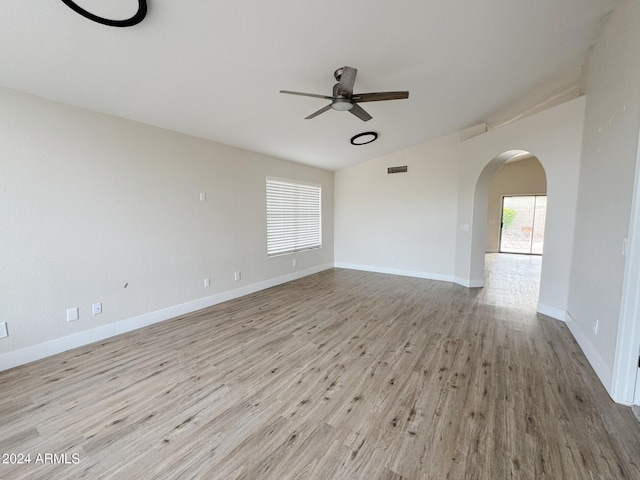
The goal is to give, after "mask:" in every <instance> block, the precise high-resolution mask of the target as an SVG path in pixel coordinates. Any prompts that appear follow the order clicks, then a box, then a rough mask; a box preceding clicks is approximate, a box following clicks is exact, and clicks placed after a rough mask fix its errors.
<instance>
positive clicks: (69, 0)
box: [62, 0, 147, 27]
mask: <svg viewBox="0 0 640 480" xmlns="http://www.w3.org/2000/svg"><path fill="white" fill-rule="evenodd" d="M62 1H63V2H64V4H65V5H66V6H67V7H69V8H70V9H72V10H73V11H74V12H76V13H79V14H80V15H82V16H83V17H85V18H88V19H89V20H93V21H94V22H97V23H101V24H102V25H108V26H110V27H131V26H133V25H137V24H138V23H140V22H141V21H142V20H144V17H145V16H146V15H147V0H138V11H137V12H136V14H135V15H134V16H133V17H131V18H126V19H124V20H112V19H110V18H102V17H99V16H98V15H94V14H93V13H91V12H88V11H86V10H85V9H84V8H82V7H81V6H79V5H77V4H76V3H75V2H74V1H73V0H62Z"/></svg>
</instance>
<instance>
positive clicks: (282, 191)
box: [267, 177, 322, 256]
mask: <svg viewBox="0 0 640 480" xmlns="http://www.w3.org/2000/svg"><path fill="white" fill-rule="evenodd" d="M321 197H322V187H321V186H320V185H312V184H308V183H300V182H296V181H293V180H284V179H281V178H274V177H267V255H269V256H273V255H282V254H285V253H292V252H299V251H301V250H309V249H311V248H320V247H321V246H322V215H321V208H320V204H321Z"/></svg>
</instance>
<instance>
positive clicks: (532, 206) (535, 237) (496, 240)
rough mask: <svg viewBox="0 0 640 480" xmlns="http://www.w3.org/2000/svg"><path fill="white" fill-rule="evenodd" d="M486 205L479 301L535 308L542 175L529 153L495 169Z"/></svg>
mask: <svg viewBox="0 0 640 480" xmlns="http://www.w3.org/2000/svg"><path fill="white" fill-rule="evenodd" d="M488 195H489V200H488V208H487V234H486V256H485V289H484V291H483V297H484V301H485V302H487V303H492V304H495V305H500V306H506V307H511V308H519V309H522V310H525V311H535V309H536V307H537V302H538V297H539V286H540V272H541V264H542V254H543V250H544V232H545V223H546V222H545V219H546V203H547V202H546V200H547V178H546V173H545V170H544V167H543V166H542V164H541V163H540V161H539V160H538V159H537V158H536V157H535V156H534V155H533V154H531V153H529V152H524V151H523V152H521V153H518V154H515V155H514V156H512V157H511V158H509V159H508V160H506V161H505V162H504V164H503V165H502V166H501V167H500V168H499V169H498V170H497V171H496V173H495V175H494V177H493V179H492V181H491V183H490V186H489V193H488Z"/></svg>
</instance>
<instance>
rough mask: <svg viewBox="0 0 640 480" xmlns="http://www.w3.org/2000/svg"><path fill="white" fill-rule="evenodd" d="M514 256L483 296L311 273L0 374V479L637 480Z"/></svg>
mask: <svg viewBox="0 0 640 480" xmlns="http://www.w3.org/2000/svg"><path fill="white" fill-rule="evenodd" d="M526 258H527V257H520V258H518V257H515V258H511V260H513V262H512V265H511V267H508V266H507V267H505V265H506V264H504V263H500V262H499V261H496V259H498V256H494V257H489V260H490V261H489V266H490V267H492V271H491V272H490V275H489V284H488V287H487V288H486V289H484V290H480V289H471V290H470V289H466V288H463V287H460V286H456V285H453V284H449V283H443V282H434V281H428V280H421V279H415V278H408V277H399V276H389V275H382V274H376V273H365V272H356V271H348V270H339V269H336V270H329V271H325V272H322V273H319V274H317V275H313V276H310V277H307V278H304V279H301V280H298V281H295V282H292V283H289V284H286V285H283V286H279V287H275V288H272V289H269V290H266V291H263V292H260V293H257V294H254V295H250V296H247V297H244V298H241V299H238V300H235V301H231V302H227V303H224V304H221V305H218V306H216V307H212V308H209V309H207V310H203V311H200V312H197V313H194V314H191V315H187V316H184V317H180V318H177V319H175V320H171V321H168V322H164V323H162V324H158V325H155V326H152V327H149V328H146V329H143V330H139V331H136V332H132V333H129V334H126V335H122V336H120V337H116V338H113V339H110V340H108V341H104V342H101V343H99V344H94V345H91V346H88V347H84V348H80V349H77V350H74V351H71V352H67V353H64V354H61V355H57V356H55V357H52V358H49V359H45V360H42V361H39V362H35V363H33V364H30V365H26V366H23V367H19V368H15V369H13V370H9V371H6V372H2V373H0V453H3V452H5V453H30V454H31V458H32V463H31V464H27V465H0V478H1V479H3V480H13V479H22V478H24V479H30V480H31V479H47V480H54V479H65V480H66V479H71V478H88V479H95V478H113V479H136V480H139V479H183V478H184V479H188V478H189V479H190V478H196V479H207V480H208V479H225V480H226V479H236V478H238V479H240V478H241V479H278V480H280V479H289V478H299V479H322V480H331V479H367V480H369V479H453V480H458V479H470V480H476V479H478V480H480V479H490V480H502V479H536V480H537V479H554V480H555V479H563V480H567V479H580V480H586V479H640V467H639V465H638V462H640V424H639V423H638V422H637V421H636V420H635V419H634V417H633V415H632V413H631V409H630V408H627V407H622V406H619V405H616V404H614V403H613V402H612V401H611V400H610V399H609V398H608V396H607V394H606V392H605V390H604V389H603V387H602V386H601V385H600V383H599V382H598V380H597V379H596V376H595V374H594V373H593V371H592V370H591V368H590V367H589V365H588V363H587V361H586V360H585V357H584V356H583V354H582V353H581V351H580V349H579V347H578V346H577V344H576V343H575V342H574V340H573V339H572V337H571V335H570V333H569V332H568V330H567V328H566V327H565V326H564V325H563V324H562V323H560V322H558V321H556V320H552V319H550V318H547V317H544V316H539V315H536V314H535V312H534V311H533V307H532V302H533V305H535V283H536V282H535V281H534V282H533V283H532V282H531V281H528V280H527V279H529V280H531V275H533V276H534V277H535V274H536V273H535V270H536V269H535V264H528V265H527V264H526V263H525V262H524V260H523V259H526ZM501 269H502V270H504V271H503V272H502V275H500V270H501ZM514 269H516V270H518V269H519V270H520V271H521V273H523V274H524V275H522V276H518V275H512V274H510V273H509V272H513V271H514ZM527 272H528V273H527ZM505 275H507V277H505ZM509 275H511V278H509ZM501 278H502V279H503V280H501ZM504 278H506V281H505V280H504ZM532 285H533V286H532ZM513 299H520V300H519V302H514V300H513ZM38 453H40V454H44V453H56V454H62V453H67V454H69V457H68V461H70V462H71V461H72V458H73V457H71V454H74V453H76V454H78V457H77V458H78V459H79V461H78V463H77V464H76V465H74V464H69V465H51V464H35V463H34V462H33V460H34V459H35V458H36V455H37V454H38Z"/></svg>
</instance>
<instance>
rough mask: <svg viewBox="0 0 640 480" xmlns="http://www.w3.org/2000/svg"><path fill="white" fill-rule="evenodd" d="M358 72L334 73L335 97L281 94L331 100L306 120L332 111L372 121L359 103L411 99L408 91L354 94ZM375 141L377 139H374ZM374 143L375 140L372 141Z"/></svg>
mask: <svg viewBox="0 0 640 480" xmlns="http://www.w3.org/2000/svg"><path fill="white" fill-rule="evenodd" d="M357 74H358V70H357V69H355V68H353V67H342V68H338V69H337V70H336V71H335V72H334V73H333V76H334V78H335V79H336V80H337V81H338V83H336V84H335V85H334V86H333V95H331V96H329V95H318V94H315V93H303V92H294V91H291V90H280V93H286V94H288V95H300V96H303V97H313V98H322V99H325V100H331V103H330V104H329V105H326V106H324V107H322V108H321V109H320V110H318V111H316V112H313V113H312V114H311V115H309V116H308V117H305V120H309V119H311V118H315V117H317V116H318V115H320V114H321V113H324V112H326V111H329V110H331V109H333V110H338V111H340V112H346V111H349V112H351V113H352V114H353V115H355V116H356V117H358V118H359V119H360V120H362V121H363V122H368V121H369V120H371V118H373V117H371V115H369V114H368V113H367V112H366V111H365V110H364V108H362V107H361V106H360V105H358V104H359V103H364V102H380V101H384V100H402V99H405V98H409V92H408V91H399V92H373V93H353V86H354V84H355V81H356V75H357ZM374 140H375V138H374ZM372 141H373V140H372Z"/></svg>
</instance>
